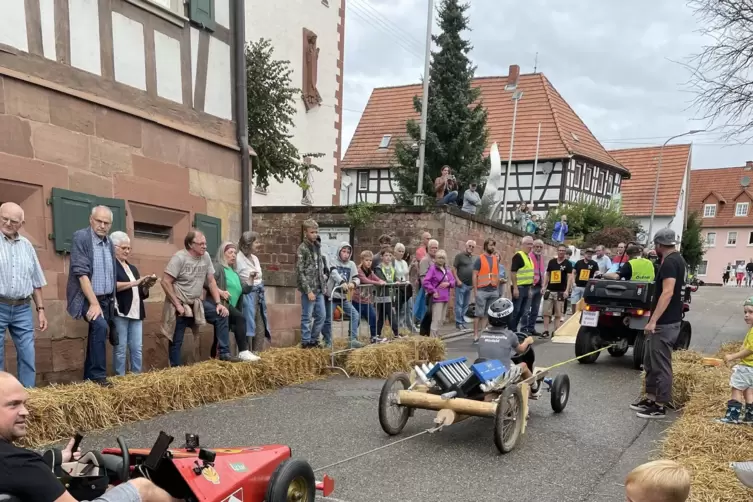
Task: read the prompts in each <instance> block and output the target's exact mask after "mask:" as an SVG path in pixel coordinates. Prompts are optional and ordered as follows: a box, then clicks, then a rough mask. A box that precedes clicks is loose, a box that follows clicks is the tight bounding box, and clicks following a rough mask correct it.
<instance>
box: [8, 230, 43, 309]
mask: <svg viewBox="0 0 753 502" xmlns="http://www.w3.org/2000/svg"><path fill="white" fill-rule="evenodd" d="M46 285H47V281H45V279H44V272H43V271H42V267H41V266H40V265H39V259H38V258H37V252H36V251H35V250H34V246H32V244H31V242H29V240H28V239H27V238H26V237H23V236H21V235H18V234H17V235H16V237H15V238H11V237H7V236H6V235H5V234H3V233H0V296H2V297H4V298H8V299H11V300H21V299H24V298H28V297H30V296H31V295H32V293H34V290H35V289H38V288H41V287H42V286H46Z"/></svg>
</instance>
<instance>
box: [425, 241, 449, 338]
mask: <svg viewBox="0 0 753 502" xmlns="http://www.w3.org/2000/svg"><path fill="white" fill-rule="evenodd" d="M423 286H424V289H425V290H426V296H428V297H431V336H432V337H439V328H440V327H441V326H442V323H444V320H445V317H447V304H448V303H449V302H450V289H451V288H454V287H455V276H454V275H452V271H451V270H449V269H448V268H447V253H446V252H445V251H444V250H443V249H440V250H439V251H437V254H436V256H435V257H434V263H432V264H431V267H429V271H428V272H427V273H426V276H425V277H424V282H423Z"/></svg>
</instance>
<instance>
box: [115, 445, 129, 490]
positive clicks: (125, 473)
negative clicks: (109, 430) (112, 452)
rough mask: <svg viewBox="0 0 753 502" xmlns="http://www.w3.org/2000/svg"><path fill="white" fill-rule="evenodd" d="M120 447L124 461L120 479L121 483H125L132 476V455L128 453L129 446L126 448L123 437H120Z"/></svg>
mask: <svg viewBox="0 0 753 502" xmlns="http://www.w3.org/2000/svg"><path fill="white" fill-rule="evenodd" d="M118 446H120V456H121V458H122V459H123V463H122V464H121V465H120V472H118V477H119V478H120V481H122V482H123V483H125V482H126V481H128V479H129V478H130V476H131V455H130V454H129V453H128V446H126V442H125V438H123V436H118Z"/></svg>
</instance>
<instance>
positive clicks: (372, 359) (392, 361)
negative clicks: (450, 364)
mask: <svg viewBox="0 0 753 502" xmlns="http://www.w3.org/2000/svg"><path fill="white" fill-rule="evenodd" d="M444 356H445V345H444V343H443V342H442V341H441V340H439V339H437V338H428V337H421V336H411V337H407V338H404V339H401V340H396V341H393V342H391V343H385V344H376V345H370V346H368V347H365V348H364V349H361V350H356V351H353V352H352V353H351V354H350V355H349V356H348V358H347V361H346V363H345V370H346V371H347V372H348V373H349V374H351V375H355V376H360V377H364V378H387V377H389V376H390V375H391V374H392V373H394V372H396V371H410V369H411V367H412V366H414V365H416V364H419V363H423V362H432V361H441V360H442V359H443V358H444Z"/></svg>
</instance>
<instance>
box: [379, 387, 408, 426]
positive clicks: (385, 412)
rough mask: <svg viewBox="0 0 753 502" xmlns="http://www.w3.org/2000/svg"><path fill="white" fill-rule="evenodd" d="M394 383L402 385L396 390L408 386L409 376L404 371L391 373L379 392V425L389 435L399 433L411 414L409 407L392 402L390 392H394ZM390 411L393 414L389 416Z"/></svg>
mask: <svg viewBox="0 0 753 502" xmlns="http://www.w3.org/2000/svg"><path fill="white" fill-rule="evenodd" d="M395 384H401V386H402V389H397V390H404V389H407V388H408V387H410V377H409V376H408V375H407V374H405V373H393V374H392V375H390V377H389V378H388V379H387V381H386V382H384V385H383V386H382V392H381V394H379V425H381V426H382V430H383V431H384V432H386V433H387V434H389V435H390V436H395V435H397V434H400V433H401V432H402V431H403V428H404V427H405V424H407V423H408V419H409V418H410V415H411V409H410V408H406V407H405V406H400V405H399V404H394V403H393V402H392V398H391V397H390V394H392V393H393V392H395V389H394V387H395ZM391 413H393V414H395V416H391V415H390V414H391Z"/></svg>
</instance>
